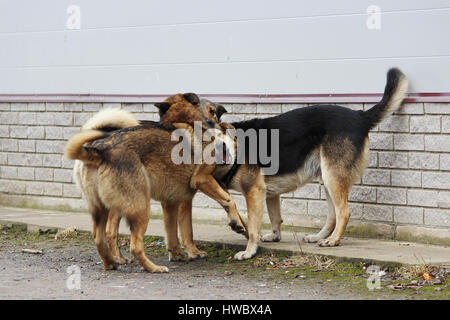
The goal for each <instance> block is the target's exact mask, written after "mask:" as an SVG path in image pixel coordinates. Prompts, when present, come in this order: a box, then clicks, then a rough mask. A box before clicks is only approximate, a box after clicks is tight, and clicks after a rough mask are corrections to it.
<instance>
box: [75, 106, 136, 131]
mask: <svg viewBox="0 0 450 320" xmlns="http://www.w3.org/2000/svg"><path fill="white" fill-rule="evenodd" d="M138 125H139V121H138V120H136V118H135V117H134V116H133V115H132V114H131V113H130V112H128V111H125V110H122V109H114V108H108V109H104V110H101V111H99V112H97V113H96V114H95V115H94V116H93V117H92V118H90V119H89V120H88V121H86V123H85V124H84V125H83V126H82V127H81V131H85V130H102V129H104V128H112V129H123V128H128V127H134V126H138Z"/></svg>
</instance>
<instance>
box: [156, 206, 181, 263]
mask: <svg viewBox="0 0 450 320" xmlns="http://www.w3.org/2000/svg"><path fill="white" fill-rule="evenodd" d="M161 206H162V209H163V214H164V228H165V230H166V248H167V251H168V252H169V261H184V255H183V253H182V252H181V248H180V243H179V242H178V232H177V231H178V225H177V223H178V222H177V220H178V219H177V217H178V203H168V202H161Z"/></svg>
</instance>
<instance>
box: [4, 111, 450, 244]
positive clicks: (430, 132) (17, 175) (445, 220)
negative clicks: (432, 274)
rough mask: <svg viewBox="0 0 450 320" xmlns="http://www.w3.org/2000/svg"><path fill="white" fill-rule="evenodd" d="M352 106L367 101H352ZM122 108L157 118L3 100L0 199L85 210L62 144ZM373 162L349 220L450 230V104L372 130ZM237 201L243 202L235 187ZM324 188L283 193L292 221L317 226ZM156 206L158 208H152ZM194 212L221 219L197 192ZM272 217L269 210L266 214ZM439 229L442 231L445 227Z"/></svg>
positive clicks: (239, 115) (238, 116) (239, 116)
mask: <svg viewBox="0 0 450 320" xmlns="http://www.w3.org/2000/svg"><path fill="white" fill-rule="evenodd" d="M225 106H226V108H227V109H228V111H229V113H228V114H226V115H224V117H223V120H224V121H237V120H246V119H251V118H253V117H255V116H258V117H268V116H272V115H275V114H278V113H280V112H285V111H289V110H292V109H294V108H299V107H303V106H305V105H301V104H233V105H225ZM346 106H347V107H350V108H352V109H354V110H360V109H363V108H369V107H371V106H372V104H370V105H367V106H366V105H363V104H347V105H346ZM104 107H121V108H123V109H126V110H129V111H131V112H133V113H134V114H135V116H136V117H137V118H138V119H142V120H157V119H158V115H157V113H156V108H155V107H154V106H153V105H152V104H107V103H105V104H101V103H0V151H1V152H0V200H1V202H2V203H7V204H16V205H17V204H19V205H20V204H23V205H25V204H26V205H36V206H43V207H60V208H68V207H70V208H72V209H85V203H84V201H83V200H82V199H81V194H80V191H79V190H78V188H77V186H76V185H75V184H74V183H73V178H72V166H73V161H69V160H67V159H65V158H64V157H63V156H62V152H63V148H64V145H65V142H66V141H67V139H68V138H69V137H71V136H72V135H73V134H74V133H75V132H78V130H79V127H80V126H81V125H82V124H83V123H84V122H85V121H86V120H87V119H88V118H89V117H90V116H92V115H93V114H94V113H95V112H96V111H98V110H100V109H101V108H104ZM370 150H371V151H370V161H369V165H368V168H367V170H366V171H365V173H364V175H363V177H362V179H361V181H359V182H358V183H357V184H356V185H355V186H354V187H353V189H352V191H351V193H350V196H349V199H350V208H351V213H352V221H353V223H355V222H360V223H363V224H364V223H365V224H370V225H374V226H378V227H379V229H380V230H384V229H383V228H385V229H386V228H387V229H386V230H390V231H389V232H393V233H394V234H395V233H397V232H399V231H401V230H413V232H417V233H420V232H428V233H427V234H431V235H437V234H439V231H443V232H444V233H443V234H444V235H446V236H448V235H449V233H448V231H449V230H450V105H449V104H437V103H436V104H433V103H425V104H424V103H412V104H406V105H404V106H403V107H402V109H401V110H400V111H399V112H398V113H396V114H395V115H393V116H392V117H391V118H389V119H387V120H386V121H384V122H383V123H381V124H380V125H379V126H378V127H376V128H375V129H374V130H372V132H371V133H370ZM234 196H235V199H236V201H237V203H238V207H239V209H240V210H241V211H242V212H245V201H244V199H243V197H242V196H241V195H239V194H238V193H234ZM324 199H325V194H324V190H323V187H322V186H321V185H320V184H319V183H318V182H316V183H310V184H308V185H306V186H304V187H303V188H301V189H299V190H297V191H295V192H292V193H289V194H285V195H283V197H282V212H283V216H284V218H285V221H287V223H288V224H294V225H299V226H306V227H319V226H320V225H321V223H322V222H323V220H324V218H325V216H326V212H327V205H326V201H325V200H324ZM153 208H155V209H156V210H158V208H159V207H158V206H157V205H155V206H153ZM194 211H195V213H194V217H196V216H197V217H202V218H204V217H206V218H208V219H224V218H225V214H224V212H223V211H222V210H221V209H220V207H219V206H218V204H217V203H215V202H214V201H212V200H210V199H208V198H207V197H206V196H204V195H203V194H199V195H197V196H196V199H195V210H194ZM265 221H268V220H267V216H266V218H265ZM441 234H442V233H441Z"/></svg>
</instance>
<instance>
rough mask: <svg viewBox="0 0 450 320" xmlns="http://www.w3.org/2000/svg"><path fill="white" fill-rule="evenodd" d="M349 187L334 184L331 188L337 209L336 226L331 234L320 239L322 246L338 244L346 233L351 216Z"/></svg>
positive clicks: (319, 242)
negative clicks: (348, 200) (348, 199)
mask: <svg viewBox="0 0 450 320" xmlns="http://www.w3.org/2000/svg"><path fill="white" fill-rule="evenodd" d="M349 189H350V188H349V187H347V186H338V185H333V186H332V187H331V188H330V192H331V197H332V198H333V202H334V203H335V210H336V226H335V228H334V231H333V233H331V236H329V237H328V238H325V239H321V240H319V241H318V244H319V246H321V247H334V246H338V245H339V243H340V241H341V239H342V236H343V235H344V232H345V228H346V226H347V223H348V220H349V218H350V209H349V208H348V202H347V197H348V193H349Z"/></svg>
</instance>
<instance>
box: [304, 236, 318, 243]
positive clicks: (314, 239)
mask: <svg viewBox="0 0 450 320" xmlns="http://www.w3.org/2000/svg"><path fill="white" fill-rule="evenodd" d="M319 240H321V238H320V237H319V236H317V235H315V234H307V235H305V236H304V237H303V241H304V242H307V243H316V242H317V241H319Z"/></svg>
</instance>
